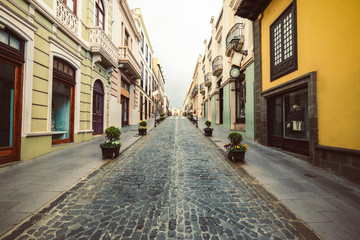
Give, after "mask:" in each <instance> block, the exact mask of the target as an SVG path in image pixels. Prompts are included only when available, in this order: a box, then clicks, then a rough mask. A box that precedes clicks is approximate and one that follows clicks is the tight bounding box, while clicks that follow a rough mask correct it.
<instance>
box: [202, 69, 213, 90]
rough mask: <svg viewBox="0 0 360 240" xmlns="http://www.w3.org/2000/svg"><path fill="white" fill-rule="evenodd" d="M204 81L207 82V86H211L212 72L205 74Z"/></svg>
mask: <svg viewBox="0 0 360 240" xmlns="http://www.w3.org/2000/svg"><path fill="white" fill-rule="evenodd" d="M204 83H205V87H211V83H212V81H211V73H210V72H208V73H207V74H205V77H204Z"/></svg>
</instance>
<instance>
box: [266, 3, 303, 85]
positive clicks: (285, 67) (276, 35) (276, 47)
mask: <svg viewBox="0 0 360 240" xmlns="http://www.w3.org/2000/svg"><path fill="white" fill-rule="evenodd" d="M295 7H296V3H295V2H293V3H291V4H290V6H289V7H288V8H287V9H286V10H285V11H284V12H283V13H282V14H281V15H280V17H279V18H278V19H277V20H276V21H275V22H274V23H273V24H272V25H271V26H270V58H271V61H270V67H271V81H273V80H275V79H277V78H280V77H282V76H284V75H286V74H288V73H290V72H292V71H295V70H296V69H297V37H296V8H295Z"/></svg>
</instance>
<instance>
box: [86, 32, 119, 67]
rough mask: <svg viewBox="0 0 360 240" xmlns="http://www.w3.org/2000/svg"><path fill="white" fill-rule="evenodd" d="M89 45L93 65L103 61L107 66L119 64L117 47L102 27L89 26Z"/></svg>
mask: <svg viewBox="0 0 360 240" xmlns="http://www.w3.org/2000/svg"><path fill="white" fill-rule="evenodd" d="M89 45H90V52H91V53H92V55H93V65H94V63H95V62H101V64H102V65H103V66H104V67H105V68H110V67H116V66H117V59H118V52H117V48H116V46H115V45H114V44H113V43H112V41H111V39H110V38H109V37H108V35H106V33H105V32H104V31H103V30H102V29H101V28H100V27H91V28H89Z"/></svg>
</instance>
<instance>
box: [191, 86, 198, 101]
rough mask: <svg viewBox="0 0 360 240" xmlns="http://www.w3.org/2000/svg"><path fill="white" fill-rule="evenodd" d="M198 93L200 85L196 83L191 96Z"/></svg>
mask: <svg viewBox="0 0 360 240" xmlns="http://www.w3.org/2000/svg"><path fill="white" fill-rule="evenodd" d="M197 93H198V85H197V84H195V85H194V88H193V90H192V92H191V95H190V98H194V97H196V95H197Z"/></svg>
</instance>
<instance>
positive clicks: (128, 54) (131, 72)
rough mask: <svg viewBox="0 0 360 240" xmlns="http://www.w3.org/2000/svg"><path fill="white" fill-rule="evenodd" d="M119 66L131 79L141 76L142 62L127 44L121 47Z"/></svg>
mask: <svg viewBox="0 0 360 240" xmlns="http://www.w3.org/2000/svg"><path fill="white" fill-rule="evenodd" d="M119 68H120V70H121V71H122V72H123V73H124V74H125V75H126V76H128V77H129V78H130V80H133V81H135V80H136V79H139V78H141V67H140V64H139V62H138V60H137V59H136V58H135V56H134V54H133V53H132V51H131V50H130V49H129V47H127V46H124V47H119Z"/></svg>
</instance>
